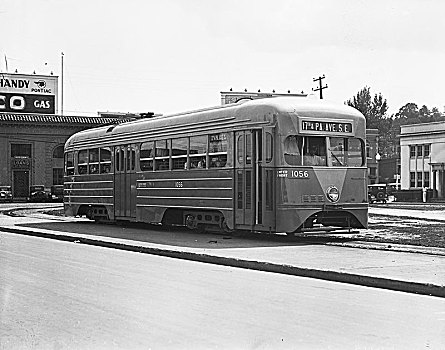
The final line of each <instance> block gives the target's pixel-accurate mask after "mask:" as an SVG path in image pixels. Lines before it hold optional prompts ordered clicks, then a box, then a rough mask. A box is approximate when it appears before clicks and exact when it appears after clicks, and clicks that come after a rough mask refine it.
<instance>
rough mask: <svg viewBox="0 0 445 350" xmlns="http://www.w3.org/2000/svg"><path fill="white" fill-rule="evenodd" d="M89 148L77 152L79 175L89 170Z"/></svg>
mask: <svg viewBox="0 0 445 350" xmlns="http://www.w3.org/2000/svg"><path fill="white" fill-rule="evenodd" d="M87 167H88V150H86V149H83V150H81V151H79V153H78V154H77V172H78V174H79V175H83V174H86V173H87V172H88V168H87Z"/></svg>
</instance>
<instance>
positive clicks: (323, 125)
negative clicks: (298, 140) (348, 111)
mask: <svg viewBox="0 0 445 350" xmlns="http://www.w3.org/2000/svg"><path fill="white" fill-rule="evenodd" d="M301 130H302V131H313V132H320V133H324V132H334V133H347V134H350V133H352V123H339V122H326V121H315V120H302V121H301Z"/></svg>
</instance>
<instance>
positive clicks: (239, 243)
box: [16, 221, 353, 249]
mask: <svg viewBox="0 0 445 350" xmlns="http://www.w3.org/2000/svg"><path fill="white" fill-rule="evenodd" d="M19 226H22V227H27V228H36V229H44V230H50V231H56V232H62V233H66V234H70V233H75V234H81V235H89V236H95V237H110V238H117V239H126V240H131V241H135V242H144V243H152V244H160V245H169V246H176V247H189V248H207V249H230V248H258V247H281V246H299V245H301V246H307V245H320V244H326V243H332V242H349V241H353V239H351V238H348V237H346V238H345V237H333V236H329V235H326V234H322V235H321V234H313V235H309V234H305V235H301V236H287V235H284V234H264V233H251V232H242V231H236V232H233V233H232V234H217V233H209V232H205V233H198V232H193V231H189V230H187V229H185V228H183V227H173V228H164V227H161V226H154V225H147V224H133V223H126V224H124V225H113V224H98V223H92V222H85V221H79V222H47V223H27V224H17V225H16V227H19Z"/></svg>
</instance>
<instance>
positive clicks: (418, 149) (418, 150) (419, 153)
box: [417, 145, 423, 157]
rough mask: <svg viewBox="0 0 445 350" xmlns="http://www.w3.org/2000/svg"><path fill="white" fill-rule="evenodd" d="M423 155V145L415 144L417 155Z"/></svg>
mask: <svg viewBox="0 0 445 350" xmlns="http://www.w3.org/2000/svg"><path fill="white" fill-rule="evenodd" d="M422 156H423V146H422V145H419V146H417V157H422Z"/></svg>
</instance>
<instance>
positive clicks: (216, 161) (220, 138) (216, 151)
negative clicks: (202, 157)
mask: <svg viewBox="0 0 445 350" xmlns="http://www.w3.org/2000/svg"><path fill="white" fill-rule="evenodd" d="M228 144H229V142H228V137H227V133H224V132H222V133H218V134H211V135H209V163H210V164H209V168H223V167H225V166H226V164H227V149H228Z"/></svg>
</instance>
